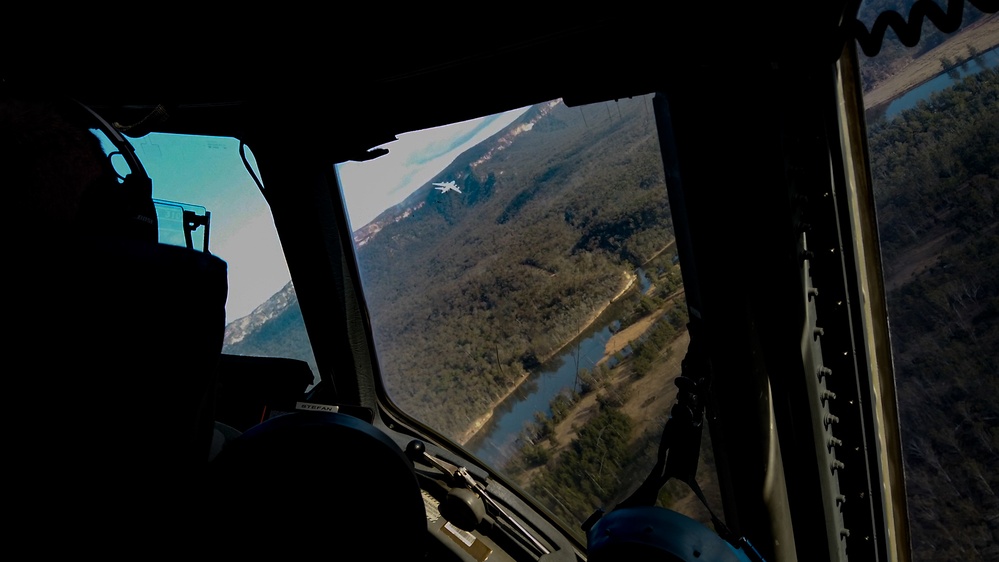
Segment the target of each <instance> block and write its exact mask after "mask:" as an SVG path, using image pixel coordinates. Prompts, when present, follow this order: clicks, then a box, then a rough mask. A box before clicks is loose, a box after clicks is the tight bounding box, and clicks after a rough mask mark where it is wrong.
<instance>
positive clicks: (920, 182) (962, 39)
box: [860, 2, 999, 560]
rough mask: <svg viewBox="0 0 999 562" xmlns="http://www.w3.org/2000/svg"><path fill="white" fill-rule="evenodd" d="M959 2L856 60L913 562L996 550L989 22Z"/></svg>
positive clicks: (997, 382)
mask: <svg viewBox="0 0 999 562" xmlns="http://www.w3.org/2000/svg"><path fill="white" fill-rule="evenodd" d="M902 4H905V5H906V6H911V4H912V2H904V3H902ZM965 6H966V11H965V13H964V23H963V25H962V26H961V28H960V29H959V30H958V31H956V32H955V33H953V34H949V35H948V34H944V33H941V32H939V31H938V30H937V29H935V28H934V27H933V26H932V25H929V24H924V26H923V36H922V38H921V40H920V42H919V44H918V45H916V46H913V47H905V46H903V45H902V44H901V43H900V42H899V40H898V38H897V36H896V35H895V34H894V33H892V32H889V33H887V34H886V36H885V41H884V45H882V47H881V51H880V53H878V54H877V55H876V56H872V57H867V56H864V55H863V54H862V55H861V56H860V62H861V74H862V78H863V89H864V103H865V106H866V109H867V125H868V136H869V146H870V157H871V175H872V178H873V182H874V185H873V187H874V194H875V202H876V206H877V216H878V223H879V236H880V241H881V251H882V257H883V260H884V270H885V271H884V273H885V279H884V281H885V290H886V293H887V307H888V316H889V323H890V326H891V346H892V354H893V362H894V369H895V377H896V388H897V395H898V409H899V417H900V424H901V432H902V451H903V455H904V461H905V478H906V493H907V498H908V500H907V501H908V507H909V524H910V527H911V532H910V536H911V537H912V554H913V559H914V560H958V559H965V560H967V559H975V560H994V559H996V558H997V557H999V549H997V546H996V541H995V537H996V523H997V516H999V499H997V496H996V492H997V490H999V478H997V474H999V471H997V470H996V467H997V466H999V378H997V374H996V373H997V367H999V329H997V326H999V322H997V319H999V232H997V230H996V227H997V224H999V223H997V218H999V104H997V103H996V100H997V99H999V70H997V68H999V46H997V45H999V18H997V17H996V16H995V15H994V14H993V15H985V14H982V13H981V12H979V11H978V10H977V9H975V8H974V7H973V6H972V5H971V4H966V5H965ZM884 9H898V10H899V12H900V13H901V14H908V13H909V12H908V8H907V7H903V8H898V7H896V6H894V3H891V5H889V3H887V2H866V3H865V5H864V7H863V9H862V11H861V14H860V18H861V21H863V22H864V23H865V24H866V25H867V26H868V27H870V26H871V25H872V23H873V22H874V18H875V17H876V16H877V14H878V13H880V12H881V11H883V10H884Z"/></svg>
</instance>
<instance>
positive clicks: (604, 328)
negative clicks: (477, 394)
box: [465, 269, 650, 468]
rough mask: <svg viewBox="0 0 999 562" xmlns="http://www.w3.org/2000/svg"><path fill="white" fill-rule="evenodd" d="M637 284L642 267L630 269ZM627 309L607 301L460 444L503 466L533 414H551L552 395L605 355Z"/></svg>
mask: <svg viewBox="0 0 999 562" xmlns="http://www.w3.org/2000/svg"><path fill="white" fill-rule="evenodd" d="M635 273H636V275H637V276H638V288H639V290H641V291H642V292H645V291H647V290H648V289H649V286H650V282H649V279H648V278H647V277H646V275H645V271H644V270H642V269H638V270H636V271H635ZM627 311H628V307H627V306H626V304H625V299H620V300H618V301H617V302H616V303H614V304H612V305H611V306H609V307H608V308H607V310H605V311H604V312H603V314H601V315H600V316H599V317H597V319H596V320H594V321H593V323H592V324H590V326H589V327H588V328H587V329H586V330H585V331H583V333H582V334H580V335H579V336H577V337H576V339H574V340H572V341H571V342H569V344H568V345H566V346H565V348H564V352H563V353H562V354H561V355H558V356H556V357H555V358H553V359H552V360H550V361H548V362H546V363H545V364H544V365H542V366H541V367H540V368H539V369H537V370H536V371H535V372H533V373H531V375H530V376H529V377H528V379H527V380H526V381H525V382H524V383H523V384H522V385H520V386H519V387H518V388H517V389H516V390H515V391H514V392H513V393H512V394H511V395H510V396H509V397H508V398H507V399H506V400H504V401H503V402H502V403H500V405H499V406H497V407H496V409H495V410H493V416H492V418H490V420H489V421H488V422H487V423H486V425H485V426H483V427H482V429H480V430H479V431H478V432H477V433H476V434H475V436H474V437H472V439H470V440H469V441H468V443H466V444H465V448H466V449H467V450H468V451H470V452H471V453H473V454H474V455H475V456H476V457H478V458H479V459H481V460H482V461H485V462H486V463H487V464H488V465H489V466H493V467H497V468H499V467H503V466H504V465H505V464H506V462H507V461H508V460H509V459H510V458H511V456H512V455H513V454H514V453H515V452H516V450H517V448H518V443H517V441H518V439H519V438H520V436H521V433H522V432H523V430H524V429H525V428H526V427H527V426H528V425H529V424H530V423H532V422H533V421H534V419H535V413H536V412H541V413H543V414H544V415H545V416H549V417H550V416H551V408H550V406H549V404H551V401H552V399H554V398H555V397H556V396H558V395H559V394H560V393H568V392H571V391H572V390H573V389H578V380H577V373H578V372H579V371H580V370H582V369H586V370H590V371H592V370H593V369H594V368H595V367H596V365H597V362H599V361H600V360H601V359H602V358H603V356H604V349H605V348H606V346H607V342H608V340H610V338H611V335H613V333H612V329H613V328H616V327H618V326H620V322H619V321H620V319H621V316H622V315H624V314H626V313H627Z"/></svg>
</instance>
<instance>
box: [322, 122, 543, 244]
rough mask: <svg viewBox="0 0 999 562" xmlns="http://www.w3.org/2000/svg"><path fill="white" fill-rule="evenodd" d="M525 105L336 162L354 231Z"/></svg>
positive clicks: (418, 134) (403, 138) (400, 138)
mask: <svg viewBox="0 0 999 562" xmlns="http://www.w3.org/2000/svg"><path fill="white" fill-rule="evenodd" d="M526 110H527V108H526V107H525V108H520V109H515V110H512V111H508V112H506V113H501V114H498V115H492V116H489V117H484V118H482V119H473V120H470V121H463V122H460V123H455V124H452V125H447V126H444V127H436V128H433V129H424V130H422V131H415V132H411V133H405V134H401V135H399V136H398V137H397V139H396V140H395V141H393V142H390V143H387V144H384V145H382V146H381V147H382V148H387V149H388V151H389V153H388V154H386V155H384V156H381V157H379V158H376V159H374V160H369V161H367V162H345V163H343V164H340V165H338V166H337V174H338V176H339V178H340V186H341V189H342V190H343V194H344V199H345V200H346V202H347V210H348V213H349V214H350V222H351V229H352V230H357V229H358V228H360V227H362V226H364V225H366V224H368V223H369V222H371V220H372V219H373V218H375V217H376V216H377V215H378V214H379V213H381V212H382V211H384V210H385V209H388V208H389V207H391V206H392V205H395V204H397V203H399V202H401V201H402V200H403V199H405V198H406V197H408V196H409V194H411V193H413V192H414V191H416V190H417V189H418V188H420V187H421V186H423V185H424V184H426V183H427V182H428V181H430V179H431V178H433V177H434V176H435V175H437V173H439V172H440V171H441V170H443V169H444V168H446V167H447V166H448V164H450V163H451V162H453V161H454V159H455V158H457V157H458V155H460V154H461V153H462V152H464V151H465V150H467V149H469V148H471V147H472V146H474V145H476V144H478V143H480V142H482V141H484V140H485V139H487V138H489V137H490V136H492V135H494V134H495V133H497V132H499V131H500V130H501V129H503V127H506V126H507V125H509V124H510V123H511V122H512V121H513V120H514V119H516V118H517V117H520V116H521V115H523V114H524V112H525V111H526Z"/></svg>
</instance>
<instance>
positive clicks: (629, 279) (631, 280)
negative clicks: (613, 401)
mask: <svg viewBox="0 0 999 562" xmlns="http://www.w3.org/2000/svg"><path fill="white" fill-rule="evenodd" d="M622 277H623V280H622V283H621V289H620V290H619V291H618V292H617V294H615V295H614V296H613V297H612V298H611V299H610V300H609V301H607V303H605V304H604V305H603V306H601V307H599V308H597V309H596V310H594V311H593V312H592V313H591V314H590V315H589V316H588V317H587V318H586V321H585V322H583V323H582V327H581V328H580V329H579V330H578V331H577V332H576V333H575V334H574V335H573V336H572V337H571V338H569V339H568V340H566V341H565V342H563V343H562V345H560V346H559V347H558V348H556V349H554V350H552V352H551V353H548V354H547V355H546V356H544V357H542V358H541V363H546V362H548V361H550V360H551V359H552V358H554V357H555V356H556V355H558V354H559V353H561V352H562V351H563V350H564V349H565V348H566V346H568V345H569V344H570V343H572V341H573V340H575V339H576V338H578V337H579V336H581V335H583V334H584V333H585V332H586V330H588V329H589V328H590V326H592V325H593V323H594V322H596V321H597V319H598V318H600V316H601V315H602V314H603V313H604V312H606V311H607V309H608V308H610V306H611V305H612V304H614V303H615V302H617V301H618V300H619V299H620V298H621V297H622V296H624V295H625V294H627V293H628V291H629V290H631V289H632V287H634V286H635V283H636V282H637V281H638V276H637V275H635V274H634V273H632V272H630V271H624V272H623V273H622ZM605 359H606V357H605V358H604V359H602V360H601V361H603V360H605ZM530 376H531V373H530V372H525V373H522V374H521V375H520V377H519V378H518V379H517V382H516V384H514V385H513V386H511V387H510V389H509V390H508V391H507V392H506V393H505V394H503V395H502V396H500V397H499V398H498V399H496V400H494V401H493V403H492V404H491V406H490V408H489V410H487V411H486V413H485V414H482V415H481V416H479V417H478V418H476V419H475V420H474V421H473V422H472V424H471V425H470V426H469V427H468V429H466V430H465V431H464V432H462V433H461V434H460V435H459V436H458V438H457V442H458V444H459V445H462V446H464V445H465V444H466V443H468V442H469V441H471V440H472V438H473V437H475V435H476V434H477V433H478V432H479V431H480V430H481V429H482V428H483V427H485V426H486V424H487V423H489V420H491V419H492V418H493V412H495V411H496V408H498V407H499V406H500V404H502V403H503V402H504V401H506V399H507V398H509V397H510V396H512V395H513V393H514V392H516V391H517V389H518V388H520V387H521V386H522V385H523V384H524V383H525V382H527V379H528V378H529V377H530Z"/></svg>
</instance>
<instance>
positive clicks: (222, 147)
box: [94, 130, 319, 382]
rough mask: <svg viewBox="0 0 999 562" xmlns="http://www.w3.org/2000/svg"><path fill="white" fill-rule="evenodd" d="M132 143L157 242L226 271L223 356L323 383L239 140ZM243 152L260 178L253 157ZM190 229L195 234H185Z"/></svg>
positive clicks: (154, 137) (166, 138)
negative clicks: (304, 366) (304, 368)
mask: <svg viewBox="0 0 999 562" xmlns="http://www.w3.org/2000/svg"><path fill="white" fill-rule="evenodd" d="M94 132H95V133H96V134H98V136H99V137H101V138H102V141H103V142H102V143H103V146H104V147H105V150H106V151H108V152H111V151H113V150H114V146H113V145H112V144H111V142H110V141H108V140H107V137H106V136H105V135H104V133H102V132H101V131H99V130H95V131H94ZM130 142H131V144H132V146H133V147H134V148H135V153H136V156H137V157H138V158H139V160H140V162H141V163H142V166H143V167H144V168H145V172H146V174H147V175H148V176H149V177H150V178H151V180H152V186H153V198H154V203H155V206H156V216H157V222H158V225H159V242H160V243H161V244H171V245H175V246H188V247H191V248H192V249H194V250H197V251H209V252H211V253H212V254H215V255H217V256H219V257H220V258H222V259H223V260H225V262H226V264H227V265H228V283H229V293H228V299H227V301H226V323H227V325H226V330H225V341H224V347H223V350H222V351H223V353H228V354H234V355H258V356H273V357H291V358H294V359H301V360H304V361H307V362H308V363H309V364H310V366H311V367H312V372H313V374H314V376H315V377H316V382H318V373H319V370H318V368H317V366H316V363H315V358H314V356H313V353H312V347H311V346H310V344H309V339H308V336H307V334H306V331H305V325H304V322H303V321H302V314H301V311H300V309H299V307H298V300H297V297H296V295H295V288H294V286H293V285H292V283H291V275H290V273H289V272H288V266H287V263H286V262H285V258H284V252H283V250H282V248H281V244H280V241H279V240H278V236H277V231H276V230H275V228H274V223H273V221H272V219H271V214H270V210H269V209H268V207H267V204H266V202H265V201H264V198H263V196H262V195H261V194H260V192H259V190H258V189H257V186H256V184H255V183H254V180H253V178H252V177H251V176H250V174H249V172H248V171H247V169H246V167H245V166H244V164H243V160H242V158H241V157H240V146H239V141H238V140H236V139H233V138H219V137H202V136H192V135H171V134H149V135H146V136H144V137H141V138H138V139H130ZM245 153H246V155H247V159H248V161H249V162H250V165H251V166H254V174H257V171H256V169H255V160H254V159H253V155H252V153H251V152H250V151H249V149H246V150H245ZM116 160H118V157H117V156H115V157H112V163H113V164H116V170H117V171H118V173H119V175H124V174H127V173H129V170H128V169H127V168H120V167H118V166H117V164H118V162H116ZM185 223H194V224H195V226H196V228H193V229H188V230H187V231H186V232H185ZM276 326H279V328H275V327H276ZM275 332H280V333H281V336H280V338H275V337H273V334H274V333H275Z"/></svg>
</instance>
